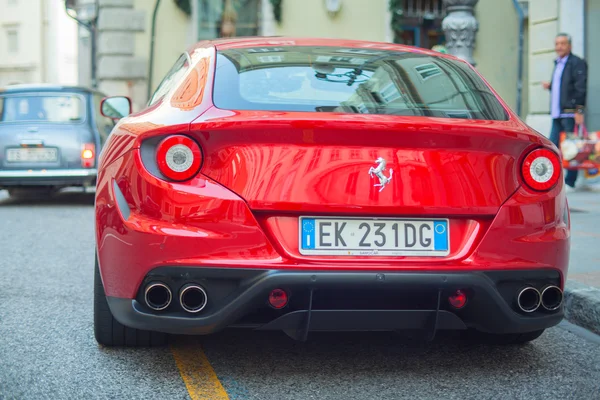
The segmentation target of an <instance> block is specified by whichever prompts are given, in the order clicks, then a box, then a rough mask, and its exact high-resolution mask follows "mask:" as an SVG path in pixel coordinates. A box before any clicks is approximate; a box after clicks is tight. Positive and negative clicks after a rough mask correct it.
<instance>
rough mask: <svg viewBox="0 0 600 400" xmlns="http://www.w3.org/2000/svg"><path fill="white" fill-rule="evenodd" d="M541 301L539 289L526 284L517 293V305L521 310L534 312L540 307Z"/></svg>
mask: <svg viewBox="0 0 600 400" xmlns="http://www.w3.org/2000/svg"><path fill="white" fill-rule="evenodd" d="M541 303H542V296H541V295H540V292H539V290H537V289H536V288H534V287H531V286H528V287H526V288H525V289H522V290H521V291H520V292H519V294H518V295H517V305H518V306H519V308H520V309H521V311H523V312H526V313H530V312H534V311H535V310H537V309H538V308H539V307H540V304H541Z"/></svg>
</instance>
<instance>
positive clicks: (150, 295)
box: [144, 282, 173, 311]
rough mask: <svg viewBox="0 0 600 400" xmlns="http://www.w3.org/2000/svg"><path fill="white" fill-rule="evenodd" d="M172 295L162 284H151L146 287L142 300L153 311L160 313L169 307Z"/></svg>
mask: <svg viewBox="0 0 600 400" xmlns="http://www.w3.org/2000/svg"><path fill="white" fill-rule="evenodd" d="M172 299H173V294H172V293H171V289H169V287H168V286H167V285H165V284H164V283H162V282H153V283H150V284H149V285H148V286H146V291H145V292H144V300H145V301H146V305H147V306H148V307H150V308H151V309H153V310H155V311H161V310H164V309H165V308H167V307H169V305H170V304H171V300H172Z"/></svg>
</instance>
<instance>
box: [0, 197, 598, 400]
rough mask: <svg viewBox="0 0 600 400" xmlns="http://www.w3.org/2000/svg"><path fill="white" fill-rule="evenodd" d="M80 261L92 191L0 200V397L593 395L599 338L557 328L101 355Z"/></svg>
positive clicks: (217, 341)
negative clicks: (501, 336) (502, 341)
mask: <svg viewBox="0 0 600 400" xmlns="http://www.w3.org/2000/svg"><path fill="white" fill-rule="evenodd" d="M93 256H94V242H93V194H87V195H86V194H83V193H63V194H60V195H59V196H58V198H56V199H54V200H50V201H36V202H20V201H14V200H12V199H7V198H6V195H5V193H3V192H0V399H13V398H14V399H43V398H49V399H84V398H85V399H92V398H127V399H138V398H140V399H141V398H144V399H186V398H203V396H204V398H214V399H222V398H230V399H276V398H281V399H405V398H406V399H509V398H510V399H544V400H546V399H598V398H600V338H599V337H598V336H594V335H592V334H589V333H587V332H585V331H583V332H582V331H581V330H580V329H577V327H574V326H572V325H569V324H566V323H565V324H561V325H560V326H558V327H555V328H553V329H550V330H548V331H546V333H544V335H542V337H540V338H539V339H538V340H536V341H535V342H533V343H531V344H528V345H526V346H523V347H515V348H507V347H500V346H496V347H494V346H485V345H482V344H473V343H468V342H465V341H460V340H458V339H456V338H454V337H452V336H446V337H438V338H437V339H436V340H435V341H434V342H433V343H426V342H423V341H420V340H418V339H408V338H403V337H400V336H398V335H395V334H387V333H382V334H362V333H361V334H343V335H333V334H319V335H312V336H311V337H310V340H309V341H308V342H306V343H299V342H294V341H292V340H291V339H288V338H287V337H286V336H285V335H284V334H282V333H277V332H270V333H254V332H245V331H234V330H231V331H226V332H223V333H220V334H216V335H212V336H209V337H204V338H193V337H174V338H172V340H171V344H170V345H169V346H167V347H164V348H159V349H105V348H102V347H100V346H98V345H97V343H96V342H95V340H94V337H93V327H92V307H93V305H92V281H93ZM208 393H211V394H210V395H209V394H208Z"/></svg>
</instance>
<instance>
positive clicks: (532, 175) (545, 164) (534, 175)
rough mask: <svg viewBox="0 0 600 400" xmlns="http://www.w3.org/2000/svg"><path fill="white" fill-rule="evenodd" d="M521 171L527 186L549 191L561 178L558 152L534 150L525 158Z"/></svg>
mask: <svg viewBox="0 0 600 400" xmlns="http://www.w3.org/2000/svg"><path fill="white" fill-rule="evenodd" d="M521 172H522V174H523V179H524V180H525V183H526V184H527V186H529V187H530V188H532V189H533V190H538V191H547V190H550V189H552V188H553V187H554V185H556V183H557V182H558V179H559V178H560V174H561V167H560V160H559V158H558V155H556V153H554V152H553V151H550V150H548V149H537V150H533V151H532V152H531V153H529V154H528V155H527V156H526V157H525V160H523V167H522V170H521Z"/></svg>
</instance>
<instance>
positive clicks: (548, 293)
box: [542, 286, 563, 311]
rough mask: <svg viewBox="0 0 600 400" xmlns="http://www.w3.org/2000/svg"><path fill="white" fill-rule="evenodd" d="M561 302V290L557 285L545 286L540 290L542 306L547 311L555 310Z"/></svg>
mask: <svg viewBox="0 0 600 400" xmlns="http://www.w3.org/2000/svg"><path fill="white" fill-rule="evenodd" d="M562 302H563V292H562V290H560V288H559V287H557V286H547V287H546V288H544V290H542V306H543V307H544V308H545V309H546V310H548V311H554V310H557V309H558V308H559V307H560V306H561V304H562Z"/></svg>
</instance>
